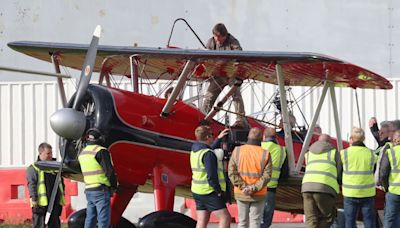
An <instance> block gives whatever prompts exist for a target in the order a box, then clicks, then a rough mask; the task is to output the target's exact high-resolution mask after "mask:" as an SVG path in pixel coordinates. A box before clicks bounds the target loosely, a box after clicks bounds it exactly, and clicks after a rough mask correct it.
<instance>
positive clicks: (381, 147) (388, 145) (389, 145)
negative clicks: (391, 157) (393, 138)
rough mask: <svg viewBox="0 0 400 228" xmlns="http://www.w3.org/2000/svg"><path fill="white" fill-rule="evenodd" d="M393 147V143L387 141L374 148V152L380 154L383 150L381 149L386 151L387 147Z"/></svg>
mask: <svg viewBox="0 0 400 228" xmlns="http://www.w3.org/2000/svg"><path fill="white" fill-rule="evenodd" d="M392 147H393V143H391V142H387V143H385V145H383V146H380V147H378V148H376V149H375V150H374V153H375V154H378V155H379V153H380V152H381V150H383V152H386V150H387V149H389V148H392Z"/></svg>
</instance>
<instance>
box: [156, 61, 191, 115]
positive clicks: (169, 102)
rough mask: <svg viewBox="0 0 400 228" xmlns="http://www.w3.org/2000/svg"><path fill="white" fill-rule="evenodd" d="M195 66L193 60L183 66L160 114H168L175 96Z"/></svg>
mask: <svg viewBox="0 0 400 228" xmlns="http://www.w3.org/2000/svg"><path fill="white" fill-rule="evenodd" d="M195 66H196V62H195V61H194V60H188V61H187V62H186V64H185V67H184V68H183V71H182V73H181V75H180V76H179V78H178V83H177V84H176V86H175V88H174V90H172V93H171V95H170V96H169V98H168V100H167V103H165V105H164V107H163V109H162V112H161V116H164V117H166V116H168V115H169V113H170V112H171V107H172V105H174V103H175V101H176V98H177V97H178V95H179V93H180V92H181V91H182V88H183V87H184V85H185V82H186V80H187V78H188V76H189V74H190V73H192V71H193V69H194V67H195Z"/></svg>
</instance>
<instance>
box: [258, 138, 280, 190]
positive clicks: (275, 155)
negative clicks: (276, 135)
mask: <svg viewBox="0 0 400 228" xmlns="http://www.w3.org/2000/svg"><path fill="white" fill-rule="evenodd" d="M261 147H262V148H263V149H264V150H267V151H269V154H270V156H271V159H272V177H271V179H270V181H269V182H268V184H267V187H268V188H276V187H278V180H279V176H280V174H281V168H282V165H283V162H284V161H285V158H286V149H285V148H284V147H282V146H280V145H278V144H276V143H274V142H262V143H261Z"/></svg>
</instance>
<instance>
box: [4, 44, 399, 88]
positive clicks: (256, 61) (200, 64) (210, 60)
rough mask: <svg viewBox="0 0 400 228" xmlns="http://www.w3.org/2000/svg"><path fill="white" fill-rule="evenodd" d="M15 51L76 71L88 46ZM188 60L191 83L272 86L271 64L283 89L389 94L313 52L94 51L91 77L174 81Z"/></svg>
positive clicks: (362, 74) (380, 83)
mask: <svg viewBox="0 0 400 228" xmlns="http://www.w3.org/2000/svg"><path fill="white" fill-rule="evenodd" d="M8 46H9V47H10V48H12V49H14V50H16V51H18V52H21V53H24V54H26V55H29V56H32V57H34V58H37V59H41V60H44V61H48V62H51V58H50V55H52V54H55V55H57V56H58V58H59V60H60V64H61V65H63V66H66V67H71V68H74V69H81V67H82V64H83V61H84V56H85V53H86V51H87V49H88V45H81V44H67V43H47V42H31V41H19V42H11V43H8ZM188 60H193V61H195V62H196V67H195V68H194V70H193V72H192V74H191V79H195V80H206V79H208V78H210V77H212V76H218V77H236V78H240V79H242V80H245V79H254V80H257V81H261V82H266V83H271V84H277V77H276V65H277V64H279V65H281V67H282V72H283V76H284V82H285V85H287V86H316V85H321V82H322V81H326V80H329V81H331V82H332V83H333V84H334V86H336V87H351V88H371V89H391V88H392V85H391V83H390V82H389V81H388V80H387V79H385V78H384V77H382V76H380V75H378V74H376V73H374V72H372V71H369V70H366V69H364V68H361V67H359V66H356V65H353V64H351V63H348V62H345V61H341V60H338V59H335V58H331V57H328V56H325V55H321V54H315V53H295V52H266V51H211V50H190V49H176V48H174V49H168V48H142V47H141V48H139V47H129V46H99V48H98V54H97V58H96V63H95V66H94V71H95V72H100V71H105V72H107V73H111V74H115V75H124V76H127V77H130V76H131V72H133V71H132V69H131V66H132V64H133V65H135V66H136V67H137V68H136V72H137V73H138V76H140V77H143V78H147V79H167V80H174V79H177V78H178V76H179V74H180V72H181V71H182V69H183V67H184V65H185V63H186V62H187V61H188Z"/></svg>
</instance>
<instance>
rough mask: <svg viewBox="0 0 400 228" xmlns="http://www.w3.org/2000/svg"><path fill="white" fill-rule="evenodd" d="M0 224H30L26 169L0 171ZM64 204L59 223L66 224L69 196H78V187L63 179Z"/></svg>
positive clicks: (69, 204)
mask: <svg viewBox="0 0 400 228" xmlns="http://www.w3.org/2000/svg"><path fill="white" fill-rule="evenodd" d="M0 180H1V181H0V223H7V224H20V223H24V222H30V221H31V219H32V210H31V207H30V205H29V192H28V187H27V182H26V169H25V168H14V169H4V168H2V169H0ZM64 183H65V201H66V204H65V206H64V208H63V211H62V214H61V222H67V218H68V216H69V215H70V214H71V213H72V212H73V210H72V208H71V196H76V195H78V185H77V183H76V182H71V181H70V180H67V179H65V180H64Z"/></svg>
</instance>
